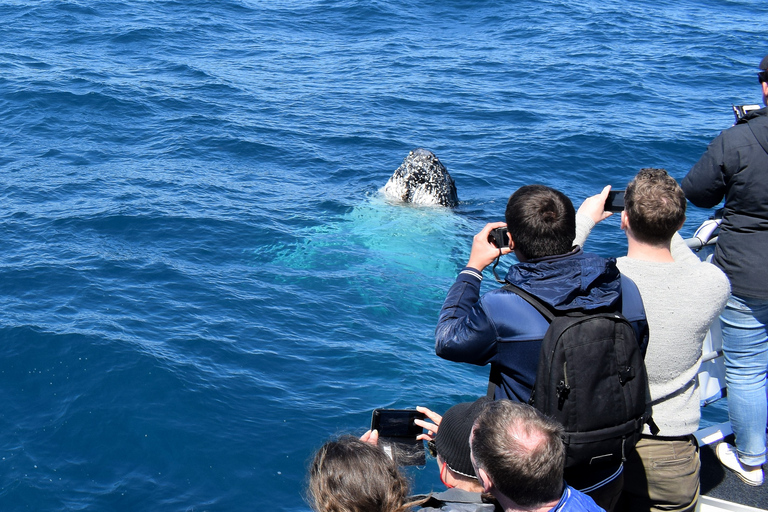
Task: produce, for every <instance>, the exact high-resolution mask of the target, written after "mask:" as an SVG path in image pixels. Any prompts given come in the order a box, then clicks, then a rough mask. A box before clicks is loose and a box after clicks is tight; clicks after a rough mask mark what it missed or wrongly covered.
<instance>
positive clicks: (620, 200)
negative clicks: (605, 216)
mask: <svg viewBox="0 0 768 512" xmlns="http://www.w3.org/2000/svg"><path fill="white" fill-rule="evenodd" d="M604 209H605V211H607V212H621V211H624V191H623V190H611V191H610V192H608V199H606V200H605V207H604Z"/></svg>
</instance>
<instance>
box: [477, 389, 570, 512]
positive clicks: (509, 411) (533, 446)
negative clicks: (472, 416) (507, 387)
mask: <svg viewBox="0 0 768 512" xmlns="http://www.w3.org/2000/svg"><path fill="white" fill-rule="evenodd" d="M562 431H563V427H562V426H561V425H560V424H558V423H556V422H554V421H552V420H550V419H548V418H547V417H545V416H544V415H542V414H541V413H540V412H538V411H537V410H536V409H534V408H533V407H531V406H529V405H526V404H521V403H518V402H511V401H509V400H497V401H495V402H493V403H492V404H490V405H489V406H488V407H486V409H485V410H484V411H483V413H482V414H481V415H480V417H479V418H478V419H477V421H475V425H474V427H473V429H472V437H471V438H470V444H471V449H472V458H473V461H474V462H475V464H476V467H477V468H481V469H482V470H483V471H484V472H485V473H486V474H487V475H488V477H489V478H490V480H491V483H492V484H493V487H492V492H493V491H494V490H495V491H496V492H498V493H501V494H503V495H504V496H506V497H507V498H509V499H511V500H513V501H514V502H515V503H517V504H518V505H520V506H523V507H532V506H537V505H541V504H543V503H548V502H550V501H552V500H556V499H558V498H559V497H560V495H561V494H562V492H563V469H564V467H565V446H564V445H563V441H562V439H561V437H560V435H561V434H562Z"/></svg>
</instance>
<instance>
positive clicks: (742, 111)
mask: <svg viewBox="0 0 768 512" xmlns="http://www.w3.org/2000/svg"><path fill="white" fill-rule="evenodd" d="M732 107H733V115H734V116H736V122H735V123H734V124H736V123H738V122H739V120H740V119H741V118H742V117H744V116H745V115H747V114H749V113H750V112H753V111H755V110H760V108H761V107H760V105H732Z"/></svg>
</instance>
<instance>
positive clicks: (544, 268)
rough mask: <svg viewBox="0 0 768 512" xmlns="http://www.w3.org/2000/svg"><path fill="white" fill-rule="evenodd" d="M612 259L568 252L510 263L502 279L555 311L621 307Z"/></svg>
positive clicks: (617, 280)
mask: <svg viewBox="0 0 768 512" xmlns="http://www.w3.org/2000/svg"><path fill="white" fill-rule="evenodd" d="M619 278H620V273H619V269H618V268H617V267H616V260H615V259H614V258H610V259H606V258H602V257H600V256H597V255H596V254H591V253H585V252H584V251H582V250H581V248H577V249H574V250H573V251H572V252H569V253H568V254H562V255H559V256H551V257H547V258H540V259H537V260H531V261H526V262H524V263H518V264H517V265H513V266H512V268H510V269H509V272H508V273H507V277H506V280H507V282H509V283H512V284H514V285H516V286H518V287H519V288H522V289H523V290H525V291H527V292H528V293H530V294H531V295H533V296H534V297H536V298H538V299H539V300H541V301H542V302H544V303H546V304H549V305H550V306H552V307H553V308H554V309H556V310H561V311H568V310H583V311H591V310H595V309H599V308H611V309H618V308H619V307H620V306H621V280H620V279H619Z"/></svg>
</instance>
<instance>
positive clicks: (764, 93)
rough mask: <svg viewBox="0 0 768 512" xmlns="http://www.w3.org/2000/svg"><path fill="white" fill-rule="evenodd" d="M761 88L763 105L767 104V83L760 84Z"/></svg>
mask: <svg viewBox="0 0 768 512" xmlns="http://www.w3.org/2000/svg"><path fill="white" fill-rule="evenodd" d="M760 85H762V86H763V103H768V82H763V83H762V84H760Z"/></svg>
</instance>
